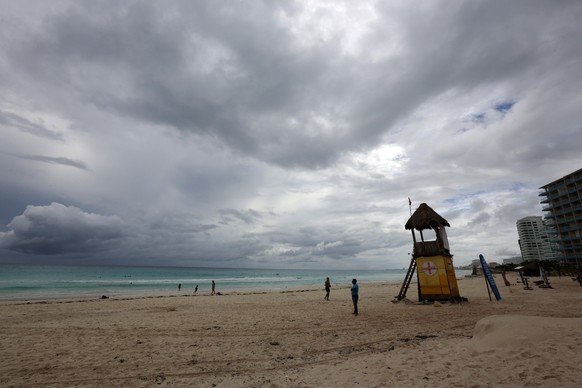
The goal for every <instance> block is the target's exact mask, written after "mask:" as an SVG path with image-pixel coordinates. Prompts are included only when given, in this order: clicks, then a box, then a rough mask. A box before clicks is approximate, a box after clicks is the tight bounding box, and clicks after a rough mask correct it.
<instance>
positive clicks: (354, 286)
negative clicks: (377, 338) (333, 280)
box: [350, 279, 359, 316]
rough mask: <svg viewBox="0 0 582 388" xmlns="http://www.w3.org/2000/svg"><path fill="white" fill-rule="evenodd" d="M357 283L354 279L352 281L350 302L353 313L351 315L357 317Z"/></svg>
mask: <svg viewBox="0 0 582 388" xmlns="http://www.w3.org/2000/svg"><path fill="white" fill-rule="evenodd" d="M358 288H359V287H358V281H357V280H356V279H352V288H351V289H350V290H351V291H352V302H353V303H354V312H353V313H352V314H354V315H356V316H358Z"/></svg>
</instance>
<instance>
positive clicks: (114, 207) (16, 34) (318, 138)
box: [0, 0, 582, 268]
mask: <svg viewBox="0 0 582 388" xmlns="http://www.w3.org/2000/svg"><path fill="white" fill-rule="evenodd" d="M0 10H1V11H2V12H1V14H2V23H0V86H1V87H2V90H3V93H2V95H1V96H0V140H1V141H0V165H1V166H2V168H1V169H0V182H1V183H2V186H3V188H5V190H3V192H2V193H0V199H1V200H2V201H1V202H0V227H3V229H0V233H2V235H1V240H0V241H1V244H0V261H18V260H25V259H26V260H29V261H34V260H38V261H42V262H47V260H48V261H49V262H58V260H60V257H61V256H60V255H70V256H71V257H73V256H74V257H77V256H78V257H79V261H80V262H83V263H96V264H99V263H108V264H109V263H118V264H128V263H130V264H148V265H149V264H153V265H192V266H195V265H205V266H230V267H236V266H243V267H256V266H260V267H318V268H322V267H328V266H333V267H334V268H356V267H358V268H390V267H396V268H400V267H402V266H405V265H406V264H407V261H408V260H409V256H408V253H409V252H410V250H411V245H412V241H411V236H410V234H409V232H407V231H405V230H404V224H405V223H406V221H407V218H408V217H409V216H410V210H414V209H415V207H416V206H418V205H419V204H420V203H421V202H426V203H428V204H429V205H430V206H431V207H433V208H434V209H435V210H436V211H437V212H439V213H440V214H441V215H443V216H444V217H445V218H447V220H448V221H449V223H450V224H451V228H450V231H449V233H448V234H449V238H450V240H451V241H450V245H451V250H452V252H453V253H454V254H455V260H456V261H457V262H459V263H460V264H463V263H468V262H469V261H470V260H472V259H475V258H477V257H478V254H479V253H483V254H484V255H485V256H486V257H487V258H488V259H496V260H501V259H502V258H503V257H507V256H511V255H517V254H519V246H518V244H517V231H516V228H515V221H516V220H517V219H518V218H521V217H524V216H529V215H540V214H541V206H540V204H539V198H538V197H537V188H538V187H540V186H541V185H543V184H545V183H548V182H550V181H553V180H555V179H557V178H560V177H561V176H563V175H565V174H567V173H570V172H572V171H574V170H577V169H578V168H580V165H581V162H582V156H581V154H580V149H582V136H580V134H581V133H582V124H580V122H581V121H580V113H579V110H580V109H579V107H580V106H582V96H581V95H580V93H579V90H580V86H581V85H580V84H581V83H582V81H581V80H582V54H581V52H582V51H581V50H580V43H579V37H580V36H582V25H581V24H580V23H579V20H580V17H581V16H582V5H581V4H579V3H578V2H561V3H560V5H559V6H558V5H556V4H555V2H552V1H542V0H534V1H525V0H523V1H508V2H503V3H496V2H493V3H492V2H487V1H473V2H462V3H455V4H451V3H449V2H444V1H425V2H421V3H416V4H408V3H406V2H376V1H362V2H357V4H354V2H350V1H333V2H331V1H330V2H311V1H290V2H283V3H277V2H256V1H241V2H228V1H196V2H191V1H180V0H176V1H171V2H164V3H161V2H160V3H158V2H143V1H123V2H119V1H107V0H102V1H91V2H74V1H67V0H61V1H55V2H51V3H50V4H48V3H47V2H43V1H26V2H14V1H8V0H0ZM408 197H410V198H411V199H412V201H413V204H412V208H411V209H409V207H408ZM76 255H77V256H76ZM81 257H82V258H81Z"/></svg>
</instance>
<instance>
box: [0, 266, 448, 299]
mask: <svg viewBox="0 0 582 388" xmlns="http://www.w3.org/2000/svg"><path fill="white" fill-rule="evenodd" d="M405 273H406V271H405V270H403V269H398V270H377V271H371V270H361V271H358V270H289V269H277V270H272V269H225V268H176V267H114V266H110V267H99V266H55V265H52V266H44V265H18V264H0V300H41V299H69V298H92V297H100V296H101V295H107V296H110V297H111V296H140V295H177V294H192V293H194V287H195V286H196V285H198V293H199V294H207V293H210V288H211V281H212V280H214V281H215V282H216V291H218V292H223V293H224V292H232V291H267V290H268V291H283V290H291V289H297V288H301V287H312V286H322V288H323V282H324V281H325V277H326V276H329V277H330V279H331V283H332V286H334V285H336V286H338V285H345V286H348V285H349V284H350V282H351V280H352V278H357V279H358V282H359V283H360V284H365V283H370V282H399V281H402V280H403V279H404V275H405ZM457 275H458V276H459V274H457ZM178 284H181V285H182V287H181V290H180V292H178Z"/></svg>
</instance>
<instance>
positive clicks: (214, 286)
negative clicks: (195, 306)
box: [210, 280, 216, 295]
mask: <svg viewBox="0 0 582 388" xmlns="http://www.w3.org/2000/svg"><path fill="white" fill-rule="evenodd" d="M215 291H216V283H214V280H213V281H212V292H211V293H210V295H214V294H215Z"/></svg>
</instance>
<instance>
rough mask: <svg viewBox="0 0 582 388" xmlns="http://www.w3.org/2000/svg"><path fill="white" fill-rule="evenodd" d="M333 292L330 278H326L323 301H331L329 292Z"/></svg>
mask: <svg viewBox="0 0 582 388" xmlns="http://www.w3.org/2000/svg"><path fill="white" fill-rule="evenodd" d="M330 290H331V283H330V282H329V278H325V297H324V298H323V299H325V300H329V291H330Z"/></svg>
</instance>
